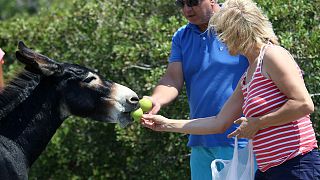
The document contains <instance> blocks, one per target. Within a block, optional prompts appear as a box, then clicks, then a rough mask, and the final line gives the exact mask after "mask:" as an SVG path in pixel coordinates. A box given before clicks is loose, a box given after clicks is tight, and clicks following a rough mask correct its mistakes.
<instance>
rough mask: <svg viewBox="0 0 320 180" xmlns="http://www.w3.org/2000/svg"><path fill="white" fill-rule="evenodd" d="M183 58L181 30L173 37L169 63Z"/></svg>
mask: <svg viewBox="0 0 320 180" xmlns="http://www.w3.org/2000/svg"><path fill="white" fill-rule="evenodd" d="M181 60H182V50H181V43H180V36H179V31H177V32H176V33H175V34H174V35H173V37H172V42H171V54H170V57H169V63H172V62H181Z"/></svg>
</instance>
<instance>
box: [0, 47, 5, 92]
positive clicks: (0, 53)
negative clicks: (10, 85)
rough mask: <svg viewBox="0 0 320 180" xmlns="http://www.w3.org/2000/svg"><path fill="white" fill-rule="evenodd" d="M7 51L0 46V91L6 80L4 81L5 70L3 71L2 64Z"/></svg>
mask: <svg viewBox="0 0 320 180" xmlns="http://www.w3.org/2000/svg"><path fill="white" fill-rule="evenodd" d="M4 55H5V53H4V52H3V51H2V49H1V48H0V91H1V90H2V89H3V87H4V82H3V71H2V64H3V63H4V59H3V57H4Z"/></svg>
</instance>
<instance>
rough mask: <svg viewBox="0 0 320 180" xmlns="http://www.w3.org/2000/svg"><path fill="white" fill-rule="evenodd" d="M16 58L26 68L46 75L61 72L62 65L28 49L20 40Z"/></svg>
mask: <svg viewBox="0 0 320 180" xmlns="http://www.w3.org/2000/svg"><path fill="white" fill-rule="evenodd" d="M18 49H19V50H18V51H16V57H17V59H18V60H19V61H20V62H22V63H23V64H25V65H26V69H27V70H29V71H31V72H34V73H38V74H43V75H46V76H50V75H53V74H61V73H62V72H63V68H62V66H61V65H60V64H59V63H57V62H55V61H54V60H52V59H50V58H48V57H46V56H44V55H42V54H39V53H36V52H34V51H32V50H31V49H29V48H28V47H27V46H26V45H25V44H24V43H23V42H22V41H19V43H18Z"/></svg>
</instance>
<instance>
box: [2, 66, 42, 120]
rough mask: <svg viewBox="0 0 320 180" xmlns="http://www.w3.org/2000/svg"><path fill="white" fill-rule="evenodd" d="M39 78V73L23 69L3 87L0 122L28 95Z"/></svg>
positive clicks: (36, 84)
mask: <svg viewBox="0 0 320 180" xmlns="http://www.w3.org/2000/svg"><path fill="white" fill-rule="evenodd" d="M40 80H41V77H40V75H38V74H34V73H32V72H29V71H23V72H21V73H20V74H19V75H18V76H17V77H15V78H14V79H13V80H12V81H11V82H10V83H9V84H8V85H7V86H6V87H5V89H4V90H3V91H2V92H1V93H0V107H1V108H0V124H1V119H2V118H3V117H5V116H6V115H7V114H8V113H9V112H11V111H12V110H14V109H15V108H16V107H17V106H18V105H19V104H20V103H21V102H23V101H25V100H26V99H27V98H28V97H29V96H30V94H31V93H32V91H33V90H34V89H35V88H36V87H37V86H38V84H39V82H40Z"/></svg>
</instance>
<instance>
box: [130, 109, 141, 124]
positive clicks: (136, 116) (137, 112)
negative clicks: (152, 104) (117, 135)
mask: <svg viewBox="0 0 320 180" xmlns="http://www.w3.org/2000/svg"><path fill="white" fill-rule="evenodd" d="M130 115H131V117H132V118H133V119H134V120H135V121H138V120H140V119H141V117H142V115H143V111H142V109H141V108H139V109H137V110H135V111H132V112H131V113H130Z"/></svg>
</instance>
